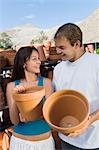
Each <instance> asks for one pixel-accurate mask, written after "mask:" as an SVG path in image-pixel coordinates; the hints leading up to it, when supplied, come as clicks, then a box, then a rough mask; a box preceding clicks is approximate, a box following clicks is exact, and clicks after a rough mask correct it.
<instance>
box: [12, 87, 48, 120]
mask: <svg viewBox="0 0 99 150" xmlns="http://www.w3.org/2000/svg"><path fill="white" fill-rule="evenodd" d="M44 95H45V89H44V87H42V86H36V87H32V88H31V87H30V88H27V89H26V92H24V93H13V98H14V99H15V101H16V104H17V106H18V108H19V111H20V113H21V114H22V116H23V117H24V118H25V121H32V120H35V119H38V118H40V117H41V115H42V105H43V104H42V101H41V100H42V98H43V97H44Z"/></svg>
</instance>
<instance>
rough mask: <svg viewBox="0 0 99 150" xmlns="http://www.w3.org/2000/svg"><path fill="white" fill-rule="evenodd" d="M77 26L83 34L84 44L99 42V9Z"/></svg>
mask: <svg viewBox="0 0 99 150" xmlns="http://www.w3.org/2000/svg"><path fill="white" fill-rule="evenodd" d="M78 25H79V27H80V28H81V29H82V31H83V33H84V37H83V41H84V43H94V42H99V8H97V9H96V10H95V11H94V12H93V13H92V14H91V15H90V16H88V17H87V18H86V19H85V20H83V21H82V22H81V23H79V24H78Z"/></svg>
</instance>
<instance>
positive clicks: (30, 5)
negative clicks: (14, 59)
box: [0, 0, 99, 31]
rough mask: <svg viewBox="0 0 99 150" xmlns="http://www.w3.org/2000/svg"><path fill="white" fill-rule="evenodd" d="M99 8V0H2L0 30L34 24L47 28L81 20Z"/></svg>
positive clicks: (0, 4) (0, 3)
mask: <svg viewBox="0 0 99 150" xmlns="http://www.w3.org/2000/svg"><path fill="white" fill-rule="evenodd" d="M96 8H99V0H0V31H6V30H9V29H12V28H14V27H17V26H21V25H25V24H32V25H34V26H36V27H39V28H42V29H47V28H52V27H55V26H59V25H62V24H64V23H67V22H72V23H75V22H80V21H82V20H84V19H85V18H86V17H87V16H89V15H90V14H91V13H92V12H93V11H94V10H95V9H96Z"/></svg>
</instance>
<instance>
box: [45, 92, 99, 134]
mask: <svg viewBox="0 0 99 150" xmlns="http://www.w3.org/2000/svg"><path fill="white" fill-rule="evenodd" d="M43 115H44V118H45V120H46V121H47V122H48V123H49V125H50V126H51V127H52V128H54V129H55V130H57V131H59V132H62V133H63V134H67V135H68V134H69V133H72V132H75V131H77V130H79V129H81V128H82V127H83V126H84V125H85V124H86V123H88V122H87V121H88V119H89V116H90V115H89V104H88V101H87V99H86V97H85V96H84V95H82V94H81V93H79V92H77V91H74V90H61V91H58V92H55V93H53V94H52V95H51V96H50V97H49V98H48V99H47V100H46V101H45V103H44V106H43ZM97 117H98V118H97ZM97 119H99V115H98V116H97V115H93V116H91V119H90V120H89V124H91V123H92V122H93V121H95V120H97Z"/></svg>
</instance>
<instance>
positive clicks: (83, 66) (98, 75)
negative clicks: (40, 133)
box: [53, 23, 99, 150]
mask: <svg viewBox="0 0 99 150" xmlns="http://www.w3.org/2000/svg"><path fill="white" fill-rule="evenodd" d="M54 39H55V45H56V50H57V53H59V54H60V55H61V58H62V60H63V61H62V62H61V63H59V64H58V65H57V66H56V67H55V68H54V72H53V84H54V87H55V90H56V91H59V90H62V89H73V90H77V91H79V92H81V93H82V94H84V95H85V96H86V98H87V99H88V102H89V106H90V113H92V112H94V111H96V110H98V111H97V113H99V56H98V55H96V54H92V53H89V52H85V50H84V48H83V45H82V31H81V29H80V28H79V27H78V26H77V25H75V24H72V23H67V24H64V25H62V26H61V27H60V28H59V29H58V30H57V32H56V34H55V36H54ZM98 116H99V115H98ZM85 128H86V127H85ZM98 132H99V120H97V121H95V122H94V123H93V124H92V125H90V126H89V127H88V128H87V129H86V130H84V132H83V133H81V134H79V135H77V136H75V135H74V136H73V137H71V136H66V135H64V134H62V133H59V137H60V139H61V140H62V149H63V150H65V149H67V150H80V149H99V133H98Z"/></svg>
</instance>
